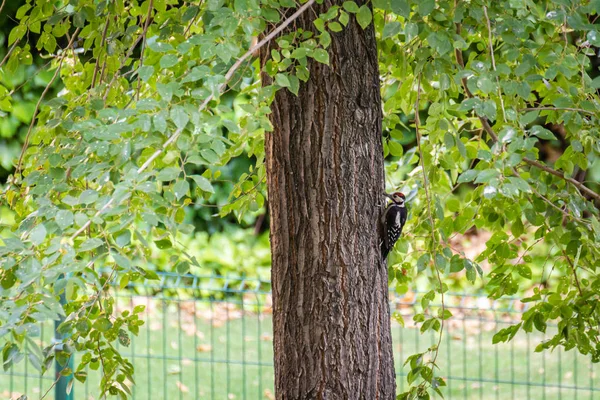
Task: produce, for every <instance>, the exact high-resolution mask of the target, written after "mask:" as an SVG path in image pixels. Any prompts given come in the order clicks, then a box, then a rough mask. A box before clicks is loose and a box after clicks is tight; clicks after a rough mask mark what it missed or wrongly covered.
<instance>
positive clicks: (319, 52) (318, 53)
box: [312, 49, 329, 65]
mask: <svg viewBox="0 0 600 400" xmlns="http://www.w3.org/2000/svg"><path fill="white" fill-rule="evenodd" d="M312 56H313V58H314V59H315V60H317V61H318V62H320V63H322V64H326V65H329V53H328V52H327V50H325V49H315V50H314V51H313V55H312Z"/></svg>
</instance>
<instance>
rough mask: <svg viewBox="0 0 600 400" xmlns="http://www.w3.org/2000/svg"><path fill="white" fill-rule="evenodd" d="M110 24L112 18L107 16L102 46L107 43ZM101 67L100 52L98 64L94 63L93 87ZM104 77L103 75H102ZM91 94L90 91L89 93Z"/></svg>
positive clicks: (97, 59)
mask: <svg viewBox="0 0 600 400" xmlns="http://www.w3.org/2000/svg"><path fill="white" fill-rule="evenodd" d="M109 25H110V18H109V17H107V18H106V24H104V30H103V31H102V41H101V42H100V48H103V47H104V44H105V43H106V34H107V33H108V26H109ZM99 68H100V54H99V55H98V57H97V58H96V64H95V65H94V75H92V86H91V88H92V89H93V88H95V87H96V78H97V77H98V69H99ZM100 79H102V77H100ZM88 94H89V93H88Z"/></svg>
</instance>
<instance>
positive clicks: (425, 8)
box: [417, 0, 435, 17]
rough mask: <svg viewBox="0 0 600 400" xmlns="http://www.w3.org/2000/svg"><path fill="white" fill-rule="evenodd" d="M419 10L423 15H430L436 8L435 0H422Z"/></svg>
mask: <svg viewBox="0 0 600 400" xmlns="http://www.w3.org/2000/svg"><path fill="white" fill-rule="evenodd" d="M418 4H419V6H418V8H417V10H418V11H419V14H421V15H422V16H423V17H426V16H428V15H429V14H430V13H431V12H432V11H433V10H434V9H435V0H421V1H419V2H418Z"/></svg>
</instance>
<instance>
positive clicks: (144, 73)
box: [138, 65, 154, 82]
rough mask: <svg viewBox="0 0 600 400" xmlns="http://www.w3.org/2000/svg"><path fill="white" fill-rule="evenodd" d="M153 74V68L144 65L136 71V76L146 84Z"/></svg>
mask: <svg viewBox="0 0 600 400" xmlns="http://www.w3.org/2000/svg"><path fill="white" fill-rule="evenodd" d="M152 74H154V67H152V66H149V65H144V66H142V67H140V68H139V69H138V76H139V77H140V79H141V80H143V81H144V82H148V79H150V77H151V76H152Z"/></svg>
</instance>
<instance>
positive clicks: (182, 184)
mask: <svg viewBox="0 0 600 400" xmlns="http://www.w3.org/2000/svg"><path fill="white" fill-rule="evenodd" d="M189 190H190V184H189V183H188V182H187V181H186V180H180V181H177V183H175V186H173V191H174V192H175V198H177V200H180V199H181V198H182V197H183V196H185V195H187V193H188V191H189Z"/></svg>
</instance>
